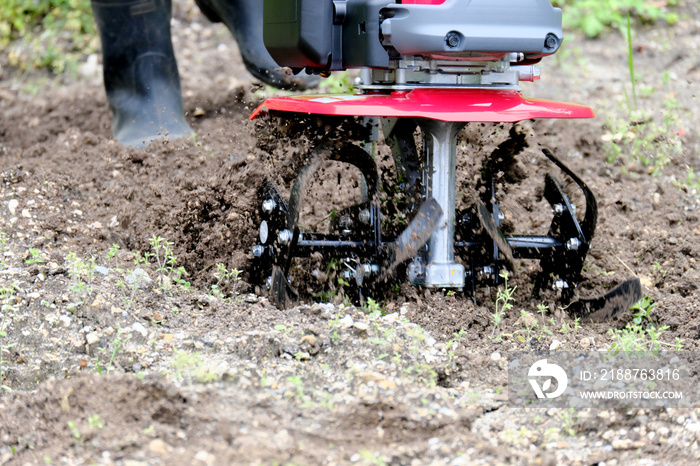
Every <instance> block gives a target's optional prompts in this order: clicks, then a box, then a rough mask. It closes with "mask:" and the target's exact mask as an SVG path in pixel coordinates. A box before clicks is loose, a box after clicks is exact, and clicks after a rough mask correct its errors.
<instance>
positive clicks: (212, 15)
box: [195, 0, 321, 90]
mask: <svg viewBox="0 0 700 466" xmlns="http://www.w3.org/2000/svg"><path fill="white" fill-rule="evenodd" d="M195 3H196V4H197V6H199V9H200V10H202V13H204V16H206V17H207V18H208V19H209V20H210V21H212V22H215V23H220V22H223V23H224V24H225V25H226V27H228V28H229V30H230V31H231V33H232V34H233V37H234V38H235V39H236V42H238V47H239V49H240V50H241V55H242V56H243V62H244V63H245V66H246V68H248V71H249V72H250V73H251V74H252V75H253V76H255V77H256V78H258V79H259V80H260V81H262V82H264V83H266V84H269V85H271V86H275V87H278V88H280V89H295V90H304V89H309V88H312V87H316V86H317V85H318V83H319V82H320V80H321V79H320V78H319V77H318V76H310V75H306V74H299V75H296V76H295V75H288V74H286V73H285V72H284V71H283V70H281V69H280V67H279V65H277V63H275V60H273V58H272V57H271V56H270V54H269V52H268V51H267V49H266V48H265V44H264V43H263V0H195Z"/></svg>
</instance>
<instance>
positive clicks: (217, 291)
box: [211, 263, 243, 299]
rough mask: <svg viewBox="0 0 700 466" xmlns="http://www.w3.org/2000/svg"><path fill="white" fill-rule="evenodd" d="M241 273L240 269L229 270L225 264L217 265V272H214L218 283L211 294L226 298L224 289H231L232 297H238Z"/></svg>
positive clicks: (213, 285)
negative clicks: (237, 289)
mask: <svg viewBox="0 0 700 466" xmlns="http://www.w3.org/2000/svg"><path fill="white" fill-rule="evenodd" d="M241 273H243V272H241V271H240V270H238V269H231V270H228V269H227V268H226V266H225V265H224V264H221V263H219V264H216V272H214V278H216V283H215V284H212V286H211V293H212V294H213V295H214V296H216V297H217V298H220V299H224V298H226V293H225V292H224V291H223V290H224V289H230V295H231V296H237V295H238V291H236V288H237V286H238V281H239V277H240V276H241Z"/></svg>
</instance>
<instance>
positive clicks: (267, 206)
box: [262, 199, 277, 215]
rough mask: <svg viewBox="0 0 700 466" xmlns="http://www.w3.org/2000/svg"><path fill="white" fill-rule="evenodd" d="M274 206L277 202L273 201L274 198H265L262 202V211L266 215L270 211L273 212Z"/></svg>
mask: <svg viewBox="0 0 700 466" xmlns="http://www.w3.org/2000/svg"><path fill="white" fill-rule="evenodd" d="M276 207H277V203H276V202H275V200H274V199H267V200H265V201H263V203H262V211H263V212H265V213H266V214H268V215H269V214H271V213H272V212H274V210H275V208H276Z"/></svg>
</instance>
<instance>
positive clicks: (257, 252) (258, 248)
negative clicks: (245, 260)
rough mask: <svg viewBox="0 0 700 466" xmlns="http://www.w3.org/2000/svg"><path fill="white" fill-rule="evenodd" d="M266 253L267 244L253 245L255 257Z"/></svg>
mask: <svg viewBox="0 0 700 466" xmlns="http://www.w3.org/2000/svg"><path fill="white" fill-rule="evenodd" d="M263 254H265V246H263V245H261V244H256V245H255V246H253V257H262V255H263Z"/></svg>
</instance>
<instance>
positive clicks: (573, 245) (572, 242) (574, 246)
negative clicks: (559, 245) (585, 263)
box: [564, 238, 581, 251]
mask: <svg viewBox="0 0 700 466" xmlns="http://www.w3.org/2000/svg"><path fill="white" fill-rule="evenodd" d="M564 246H566V249H567V251H578V248H579V247H580V246H581V241H579V240H578V238H571V239H569V241H567V242H566V244H565V245H564Z"/></svg>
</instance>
